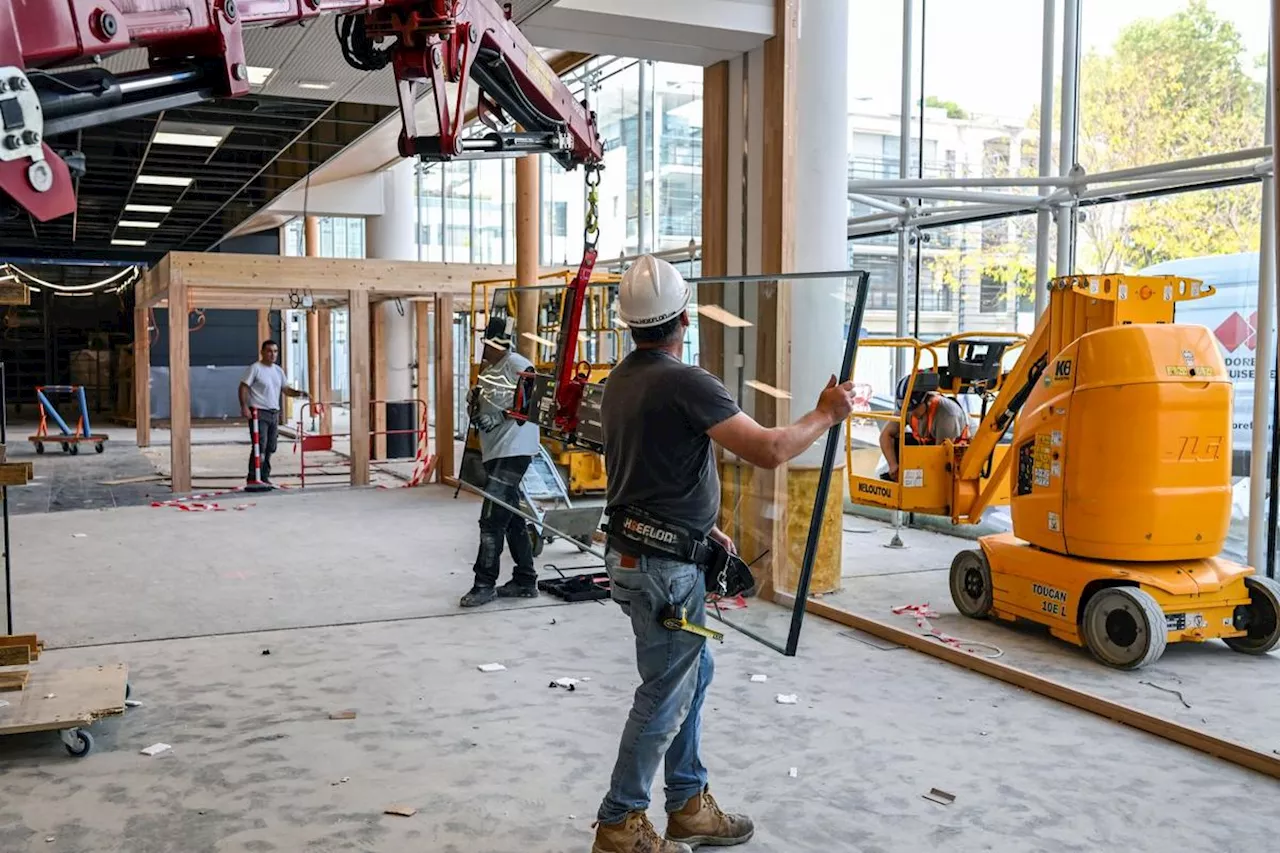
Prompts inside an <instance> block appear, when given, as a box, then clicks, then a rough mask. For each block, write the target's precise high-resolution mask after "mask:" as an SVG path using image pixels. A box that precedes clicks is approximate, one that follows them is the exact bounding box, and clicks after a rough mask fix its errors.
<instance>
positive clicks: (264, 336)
mask: <svg viewBox="0 0 1280 853" xmlns="http://www.w3.org/2000/svg"><path fill="white" fill-rule="evenodd" d="M268 340H271V311H270V309H267V308H259V309H258V346H262V344H263V342H264V341H268ZM276 343H277V344H280V346H281V350H282V351H283V348H284V344H282V343H280V341H276Z"/></svg>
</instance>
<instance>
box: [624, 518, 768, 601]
mask: <svg viewBox="0 0 1280 853" xmlns="http://www.w3.org/2000/svg"><path fill="white" fill-rule="evenodd" d="M605 532H607V533H608V534H609V535H610V536H612V537H613V538H614V540H615V541H617V542H619V543H622V544H623V545H624V548H623V550H626V551H628V552H629V553H631V554H632V555H633V556H642V557H671V558H673V559H676V560H684V561H687V562H690V563H693V564H694V565H696V566H698V567H699V568H701V569H702V570H703V572H705V573H706V575H707V592H710V593H715V594H718V595H721V596H734V595H738V594H740V593H745V594H748V595H749V594H751V591H752V590H754V588H755V578H754V577H753V576H752V574H751V569H749V568H748V567H747V564H746V563H744V562H743V561H742V560H741V559H740V558H739V557H738V555H737V554H730V553H729V551H728V549H726V548H725V547H724V546H723V545H721V544H720V543H719V542H716V541H715V540H713V539H707V538H705V537H703V536H702V534H700V533H698V532H697V531H695V530H692V529H691V528H688V527H685V526H684V525H682V524H675V523H673V522H670V521H667V520H665V519H661V518H658V517H656V516H654V515H651V514H649V513H647V512H645V511H643V510H639V509H636V508H634V507H618V508H616V509H612V510H610V511H609V520H608V521H607V522H606V523H605Z"/></svg>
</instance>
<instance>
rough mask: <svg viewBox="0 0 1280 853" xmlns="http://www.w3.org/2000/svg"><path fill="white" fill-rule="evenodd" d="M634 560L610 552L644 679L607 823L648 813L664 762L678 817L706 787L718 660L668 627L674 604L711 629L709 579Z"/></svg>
mask: <svg viewBox="0 0 1280 853" xmlns="http://www.w3.org/2000/svg"><path fill="white" fill-rule="evenodd" d="M634 562H635V563H636V565H635V567H634V568H628V567H624V566H623V565H622V564H621V563H622V557H621V555H620V554H618V553H617V552H615V551H613V550H609V551H608V552H607V554H606V563H607V565H608V569H609V579H610V582H611V586H612V588H613V600H614V601H616V602H618V604H619V605H620V606H621V607H622V610H623V612H624V613H626V614H627V615H628V616H630V617H631V630H632V632H633V633H634V634H635V636H636V668H637V669H639V671H640V678H641V680H642V683H641V684H640V687H639V688H637V689H636V696H635V702H634V703H633V704H632V706H631V713H630V715H629V716H628V717H627V724H626V726H625V727H624V728H623V730H622V743H621V745H620V746H619V747H618V761H617V763H616V764H615V765H614V768H613V777H612V779H611V781H610V783H609V793H608V795H607V796H605V798H604V802H602V803H601V804H600V812H599V814H598V818H599V820H600V822H601V823H607V824H611V823H618V822H619V821H621V820H622V819H623V818H625V817H626V816H627V813H628V812H632V811H644V810H645V809H647V808H648V807H649V789H650V786H651V785H652V784H653V777H654V775H655V774H656V773H657V772H658V764H659V762H662V761H663V759H664V758H665V761H666V808H667V811H668V812H673V811H678V810H679V809H680V808H681V807H683V806H684V804H685V803H687V802H688V801H689V799H690V798H691V797H693V796H696V795H697V794H699V793H701V791H702V789H703V788H705V787H706V785H707V768H705V767H703V766H702V761H701V759H700V758H699V756H698V747H699V742H700V740H701V735H702V702H703V699H704V698H705V697H706V694H707V686H708V685H709V684H711V678H712V676H713V675H714V674H715V662H714V661H713V660H712V658H711V650H710V649H708V648H707V641H706V639H705V638H703V637H700V636H698V635H697V634H691V633H689V632H688V631H672V630H669V629H667V628H664V627H663V625H662V611H663V609H664V608H665V607H666V606H667V605H668V604H675V605H677V606H683V607H684V609H685V616H686V618H687V619H688V620H689V621H690V622H694V623H696V624H698V625H704V624H706V608H705V599H706V595H707V587H706V579H705V578H704V576H703V574H702V570H701V569H699V568H698V567H697V566H695V565H693V564H692V563H685V562H681V561H679V560H671V559H665V558H659V557H637V558H635V559H634Z"/></svg>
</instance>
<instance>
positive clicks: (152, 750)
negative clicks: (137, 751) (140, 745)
mask: <svg viewBox="0 0 1280 853" xmlns="http://www.w3.org/2000/svg"><path fill="white" fill-rule="evenodd" d="M171 749H173V747H171V746H169V744H167V743H156V744H152V745H151V746H149V747H147V748H146V749H144V750H142V754H143V755H149V756H156V755H159V754H160V753H162V752H168V751H169V750H171Z"/></svg>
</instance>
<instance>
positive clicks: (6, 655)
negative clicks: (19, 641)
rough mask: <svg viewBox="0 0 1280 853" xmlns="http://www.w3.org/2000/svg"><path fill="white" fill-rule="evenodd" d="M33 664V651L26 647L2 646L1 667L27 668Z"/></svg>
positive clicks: (0, 651)
mask: <svg viewBox="0 0 1280 853" xmlns="http://www.w3.org/2000/svg"><path fill="white" fill-rule="evenodd" d="M29 663H31V649H29V648H27V647H26V646H0V666H26V665H27V664H29Z"/></svg>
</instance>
